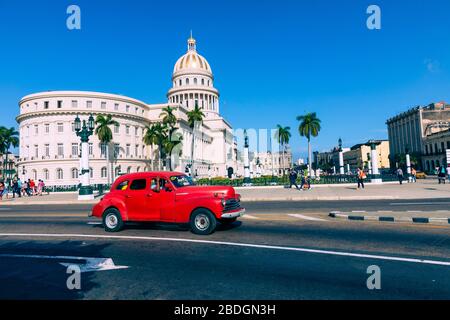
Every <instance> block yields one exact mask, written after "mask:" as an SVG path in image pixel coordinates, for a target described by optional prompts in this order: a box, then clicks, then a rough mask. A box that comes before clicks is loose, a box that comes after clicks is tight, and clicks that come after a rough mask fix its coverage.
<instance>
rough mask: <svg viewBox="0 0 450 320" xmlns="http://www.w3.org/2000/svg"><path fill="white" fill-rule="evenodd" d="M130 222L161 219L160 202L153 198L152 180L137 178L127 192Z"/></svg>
mask: <svg viewBox="0 0 450 320" xmlns="http://www.w3.org/2000/svg"><path fill="white" fill-rule="evenodd" d="M125 202H126V206H127V211H128V218H129V220H132V221H133V220H134V221H153V220H158V219H159V202H158V199H156V198H155V197H153V193H152V190H151V189H150V179H147V178H136V179H134V180H133V181H131V183H130V185H129V187H128V188H127V190H126V191H125Z"/></svg>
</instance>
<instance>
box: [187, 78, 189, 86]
mask: <svg viewBox="0 0 450 320" xmlns="http://www.w3.org/2000/svg"><path fill="white" fill-rule="evenodd" d="M186 85H187V86H188V85H189V78H186Z"/></svg>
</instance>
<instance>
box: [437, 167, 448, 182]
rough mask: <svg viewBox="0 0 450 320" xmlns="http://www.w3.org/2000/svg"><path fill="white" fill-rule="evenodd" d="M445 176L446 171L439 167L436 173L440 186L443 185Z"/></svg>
mask: <svg viewBox="0 0 450 320" xmlns="http://www.w3.org/2000/svg"><path fill="white" fill-rule="evenodd" d="M446 174H447V170H445V167H444V166H440V168H439V171H438V180H439V184H441V183H443V184H445V178H446V177H445V176H446Z"/></svg>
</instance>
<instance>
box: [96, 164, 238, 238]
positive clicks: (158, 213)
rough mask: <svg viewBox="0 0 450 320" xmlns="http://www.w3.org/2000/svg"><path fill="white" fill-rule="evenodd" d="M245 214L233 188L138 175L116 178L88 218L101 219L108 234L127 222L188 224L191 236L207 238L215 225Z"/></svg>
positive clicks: (185, 178)
mask: <svg viewBox="0 0 450 320" xmlns="http://www.w3.org/2000/svg"><path fill="white" fill-rule="evenodd" d="M244 212H245V210H244V209H243V208H242V207H241V205H240V195H239V194H236V192H235V190H234V188H233V187H228V186H223V187H209V186H195V185H194V183H193V181H192V179H191V178H190V177H188V176H186V175H185V174H182V173H178V172H141V173H133V174H127V175H124V176H121V177H120V178H118V179H117V180H116V181H115V182H114V183H113V185H112V187H111V191H110V192H109V193H108V194H106V195H105V196H104V197H103V198H102V199H101V200H100V202H99V203H98V204H96V205H95V206H94V207H93V209H92V212H91V213H90V216H94V217H98V218H101V219H102V221H103V226H104V228H105V230H106V231H108V232H116V231H120V230H121V229H122V228H123V226H124V223H126V222H147V221H158V222H171V223H180V224H186V223H189V225H190V228H191V231H192V232H193V233H196V234H201V235H207V234H211V233H213V232H214V231H215V229H216V226H217V222H220V223H223V224H229V223H232V222H234V221H236V219H237V218H238V217H239V216H242V215H243V214H244Z"/></svg>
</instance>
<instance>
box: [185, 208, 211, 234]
mask: <svg viewBox="0 0 450 320" xmlns="http://www.w3.org/2000/svg"><path fill="white" fill-rule="evenodd" d="M190 225H191V231H192V233H195V234H199V235H208V234H211V233H213V232H214V231H215V230H216V226H217V221H216V217H215V216H214V215H213V214H212V213H211V212H210V211H208V210H206V209H197V210H195V211H194V212H193V213H192V215H191V221H190Z"/></svg>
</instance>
